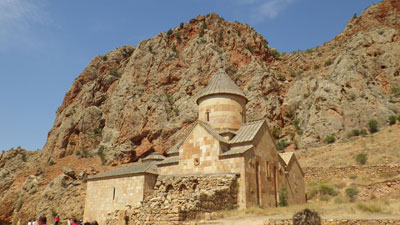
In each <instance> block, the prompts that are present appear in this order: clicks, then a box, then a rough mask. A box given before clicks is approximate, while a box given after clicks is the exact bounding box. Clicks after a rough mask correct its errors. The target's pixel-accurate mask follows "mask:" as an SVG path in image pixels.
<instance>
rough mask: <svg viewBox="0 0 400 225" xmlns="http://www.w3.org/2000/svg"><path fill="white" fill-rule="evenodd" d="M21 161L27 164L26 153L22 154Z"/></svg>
mask: <svg viewBox="0 0 400 225" xmlns="http://www.w3.org/2000/svg"><path fill="white" fill-rule="evenodd" d="M21 159H22V161H23V162H26V152H22V153H21Z"/></svg>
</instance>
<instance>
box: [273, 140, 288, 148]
mask: <svg viewBox="0 0 400 225" xmlns="http://www.w3.org/2000/svg"><path fill="white" fill-rule="evenodd" d="M276 145H277V147H278V149H279V150H283V149H285V148H286V147H287V146H288V143H287V141H286V139H282V140H280V141H278V143H276Z"/></svg>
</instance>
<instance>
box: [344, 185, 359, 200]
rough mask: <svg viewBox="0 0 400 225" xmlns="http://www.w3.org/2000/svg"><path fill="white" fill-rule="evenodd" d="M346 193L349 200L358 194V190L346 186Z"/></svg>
mask: <svg viewBox="0 0 400 225" xmlns="http://www.w3.org/2000/svg"><path fill="white" fill-rule="evenodd" d="M346 194H347V196H348V197H349V198H350V200H351V201H354V198H355V196H356V195H357V194H358V190H357V189H356V188H354V187H351V188H347V189H346Z"/></svg>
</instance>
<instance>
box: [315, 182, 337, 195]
mask: <svg viewBox="0 0 400 225" xmlns="http://www.w3.org/2000/svg"><path fill="white" fill-rule="evenodd" d="M319 191H320V193H321V194H325V195H330V196H336V195H338V194H339V192H338V191H336V190H335V188H333V187H331V186H329V185H327V184H321V185H320V186H319Z"/></svg>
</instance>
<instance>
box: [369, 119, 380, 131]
mask: <svg viewBox="0 0 400 225" xmlns="http://www.w3.org/2000/svg"><path fill="white" fill-rule="evenodd" d="M368 129H369V132H371V133H375V132H377V131H378V121H376V120H370V121H368Z"/></svg>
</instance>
